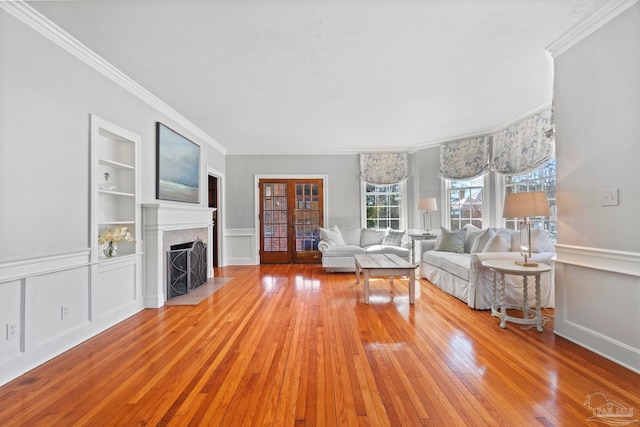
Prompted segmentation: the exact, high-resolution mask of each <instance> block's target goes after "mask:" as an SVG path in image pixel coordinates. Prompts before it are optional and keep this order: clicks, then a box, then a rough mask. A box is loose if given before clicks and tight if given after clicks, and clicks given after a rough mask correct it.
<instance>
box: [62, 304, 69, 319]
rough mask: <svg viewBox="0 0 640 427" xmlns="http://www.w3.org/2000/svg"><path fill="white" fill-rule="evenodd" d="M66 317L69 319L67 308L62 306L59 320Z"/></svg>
mask: <svg viewBox="0 0 640 427" xmlns="http://www.w3.org/2000/svg"><path fill="white" fill-rule="evenodd" d="M67 317H69V306H68V305H63V306H62V307H60V319H66V318H67Z"/></svg>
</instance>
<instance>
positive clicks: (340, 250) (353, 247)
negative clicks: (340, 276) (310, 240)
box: [318, 226, 411, 271]
mask: <svg viewBox="0 0 640 427" xmlns="http://www.w3.org/2000/svg"><path fill="white" fill-rule="evenodd" d="M318 250H320V252H321V253H322V266H323V267H324V268H325V269H326V270H327V271H355V268H356V267H355V258H354V257H353V256H354V255H355V254H380V253H391V254H396V255H398V256H399V257H401V258H403V259H405V260H407V261H409V257H410V255H411V244H410V243H409V242H408V240H407V236H406V234H405V232H404V231H396V230H369V229H366V228H338V227H337V226H333V227H332V228H330V229H325V228H321V229H320V242H319V243H318Z"/></svg>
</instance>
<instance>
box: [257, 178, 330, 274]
mask: <svg viewBox="0 0 640 427" xmlns="http://www.w3.org/2000/svg"><path fill="white" fill-rule="evenodd" d="M259 186H260V263H261V264H289V263H299V264H301V263H319V262H320V260H321V256H320V252H319V251H318V241H319V230H318V228H319V227H322V226H323V223H322V218H323V206H322V200H323V189H322V179H261V180H260V181H259Z"/></svg>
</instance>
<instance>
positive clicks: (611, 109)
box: [555, 3, 640, 372]
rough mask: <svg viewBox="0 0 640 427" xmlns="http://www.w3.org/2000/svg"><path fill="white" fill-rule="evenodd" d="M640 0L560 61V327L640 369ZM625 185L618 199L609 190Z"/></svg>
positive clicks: (557, 67)
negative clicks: (607, 201)
mask: <svg viewBox="0 0 640 427" xmlns="http://www.w3.org/2000/svg"><path fill="white" fill-rule="evenodd" d="M639 46H640V4H638V3H636V4H635V5H634V6H632V7H631V8H630V9H629V10H627V11H625V12H624V13H623V14H621V15H620V16H618V17H616V18H615V19H613V20H612V21H611V22H609V23H608V24H606V25H605V26H604V27H602V28H600V29H599V30H597V31H595V32H594V33H593V34H591V35H590V36H588V37H587V38H585V39H584V40H582V41H580V42H579V43H578V44H576V45H575V46H572V47H571V48H570V49H569V50H567V51H566V52H564V53H561V54H560V55H558V57H557V58H556V60H555V105H556V131H557V132H556V157H557V202H558V245H557V258H558V260H557V262H556V276H555V280H556V313H555V332H556V333H557V334H559V335H561V336H564V337H566V338H568V339H569V340H571V341H574V342H576V343H578V344H580V345H583V346H584V347H587V348H589V349H592V350H594V351H596V352H597V353H600V354H602V355H604V356H605V357H607V358H610V359H612V360H614V361H616V362H618V363H620V364H622V365H624V366H627V367H629V368H630V369H633V370H635V371H636V372H640V334H639V333H638V325H640V310H638V308H639V307H640V229H639V228H638V227H637V225H636V219H637V216H638V211H639V209H640V189H639V188H638V182H639V181H640V169H639V168H638V159H640V120H639V117H640V78H638V76H640V49H639ZM609 188H617V189H619V205H618V206H601V197H600V191H601V190H603V189H609Z"/></svg>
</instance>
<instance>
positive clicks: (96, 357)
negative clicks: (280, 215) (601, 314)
mask: <svg viewBox="0 0 640 427" xmlns="http://www.w3.org/2000/svg"><path fill="white" fill-rule="evenodd" d="M216 276H218V277H220V276H232V277H234V279H233V280H231V281H230V282H229V283H227V284H226V285H225V286H224V287H223V288H222V289H220V290H218V291H217V292H216V293H215V294H213V295H211V296H210V297H208V298H206V299H205V300H204V301H202V302H201V303H200V304H198V305H196V306H170V307H164V308H160V309H149V310H144V311H143V312H141V313H139V314H137V315H135V316H133V317H131V318H129V319H127V320H125V321H124V322H122V323H120V324H118V325H116V326H114V327H113V328H111V329H109V330H107V331H105V332H104V333H102V334H100V335H98V336H96V337H94V338H93V339H91V340H89V341H86V342H85V343H83V344H81V345H79V346H77V347H75V348H73V349H72V350H70V351H68V352H66V353H64V354H63V355H61V356H59V357H57V358H55V359H54V360H51V361H49V362H47V363H45V364H44V365H42V366H40V367H38V368H36V369H34V370H33V371H31V372H28V373H27V374H25V375H23V376H22V377H20V378H17V379H16V380H14V381H12V382H11V383H9V384H7V385H5V386H3V387H0V425H2V426H5V427H6V426H76V425H77V426H138V425H162V426H164V425H167V426H186V425H210V426H218V425H220V426H245V425H246V426H251V425H261V426H294V425H295V426H464V425H469V426H578V425H597V424H596V423H594V422H590V421H588V418H589V417H590V416H592V415H593V413H592V411H591V410H590V409H589V408H588V407H587V406H586V405H584V403H585V401H586V400H587V398H588V396H589V395H591V394H593V393H598V392H599V393H602V394H603V395H604V396H606V398H608V399H610V400H612V401H615V402H617V403H618V404H620V405H622V406H624V407H626V408H633V409H634V412H635V414H636V416H635V417H634V419H637V418H639V417H640V375H638V374H635V373H633V372H631V371H629V370H627V369H625V368H622V367H620V366H618V365H616V364H614V363H612V362H610V361H608V360H606V359H604V358H602V357H600V356H598V355H596V354H594V353H591V352H589V351H587V350H585V349H582V348H581V347H578V346H577V345H575V344H572V343H570V342H568V341H566V340H564V339H562V338H560V337H557V336H555V335H554V334H553V321H551V322H550V323H547V324H546V325H545V327H544V332H542V333H539V332H537V331H536V330H535V328H531V329H522V328H521V327H520V326H519V325H514V324H508V325H507V329H501V328H500V327H499V326H498V323H499V321H498V319H496V318H494V317H491V316H490V314H489V312H488V311H475V310H471V309H470V308H468V307H467V306H466V305H465V304H463V303H462V302H460V301H459V300H457V299H455V298H453V297H451V296H449V295H446V294H445V293H443V292H442V291H440V290H439V289H437V288H436V287H435V286H433V285H431V284H430V283H429V282H427V281H426V280H424V279H421V280H420V281H419V286H416V288H417V289H416V303H415V305H411V306H410V305H409V297H408V290H407V281H406V279H398V278H396V280H395V281H394V283H393V284H389V282H388V280H385V279H382V278H381V279H372V280H371V296H370V304H369V305H365V304H364V303H363V292H362V285H356V283H355V275H354V274H351V273H329V274H328V273H325V272H324V270H323V269H322V268H321V267H320V266H318V265H311V266H296V265H271V266H233V267H225V268H221V269H217V270H216ZM546 312H547V314H548V315H550V316H553V311H552V310H551V311H550V310H547V311H546ZM631 425H640V423H637V422H635V423H633V424H631Z"/></svg>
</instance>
